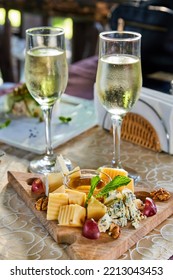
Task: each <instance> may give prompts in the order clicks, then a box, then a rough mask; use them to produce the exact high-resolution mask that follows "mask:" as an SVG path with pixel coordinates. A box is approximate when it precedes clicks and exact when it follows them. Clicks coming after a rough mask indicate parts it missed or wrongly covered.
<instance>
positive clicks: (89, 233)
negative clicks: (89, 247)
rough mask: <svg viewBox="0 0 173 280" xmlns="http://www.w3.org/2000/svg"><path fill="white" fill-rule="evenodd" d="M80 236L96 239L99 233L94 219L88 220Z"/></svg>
mask: <svg viewBox="0 0 173 280" xmlns="http://www.w3.org/2000/svg"><path fill="white" fill-rule="evenodd" d="M82 235H83V236H84V237H86V238H89V239H98V238H99V237H100V231H99V228H98V225H97V223H96V222H95V221H94V219H88V220H86V221H85V224H84V226H83V230H82Z"/></svg>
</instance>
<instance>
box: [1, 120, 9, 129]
mask: <svg viewBox="0 0 173 280" xmlns="http://www.w3.org/2000/svg"><path fill="white" fill-rule="evenodd" d="M10 123H11V120H10V119H7V120H6V121H4V122H3V123H2V122H1V123H0V129H2V128H5V127H7V126H9V124H10Z"/></svg>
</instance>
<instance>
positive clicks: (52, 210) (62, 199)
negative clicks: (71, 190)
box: [47, 193, 68, 220]
mask: <svg viewBox="0 0 173 280" xmlns="http://www.w3.org/2000/svg"><path fill="white" fill-rule="evenodd" d="M67 204H68V194H67V193H50V194H49V197H48V206H47V220H57V218H58V213H59V208H60V206H61V205H67Z"/></svg>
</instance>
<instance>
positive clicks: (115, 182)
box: [96, 175, 131, 197]
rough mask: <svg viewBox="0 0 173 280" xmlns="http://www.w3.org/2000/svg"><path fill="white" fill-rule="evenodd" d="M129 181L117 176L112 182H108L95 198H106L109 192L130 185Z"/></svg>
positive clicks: (127, 178)
mask: <svg viewBox="0 0 173 280" xmlns="http://www.w3.org/2000/svg"><path fill="white" fill-rule="evenodd" d="M130 181H131V180H130V178H129V177H126V176H121V175H117V176H115V178H114V179H113V180H112V181H110V182H109V183H108V184H107V185H106V186H104V187H103V188H102V189H101V190H100V191H99V193H98V194H97V195H96V197H102V196H106V195H107V194H108V193H109V192H110V191H113V190H116V189H117V188H118V187H121V186H126V185H127V184H128V183H130Z"/></svg>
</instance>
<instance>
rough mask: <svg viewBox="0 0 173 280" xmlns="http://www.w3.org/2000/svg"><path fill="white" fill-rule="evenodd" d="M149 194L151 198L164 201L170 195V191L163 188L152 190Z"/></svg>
mask: <svg viewBox="0 0 173 280" xmlns="http://www.w3.org/2000/svg"><path fill="white" fill-rule="evenodd" d="M150 195H151V197H152V199H153V200H160V201H166V200H168V199H169V198H170V197H171V195H170V192H168V191H166V190H165V189H164V188H160V189H157V190H154V191H152V192H150Z"/></svg>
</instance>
